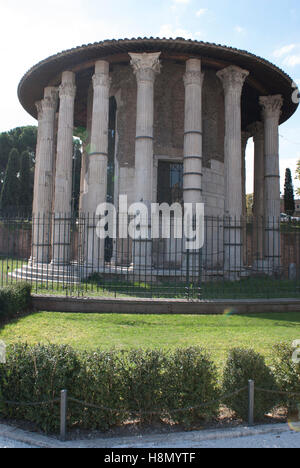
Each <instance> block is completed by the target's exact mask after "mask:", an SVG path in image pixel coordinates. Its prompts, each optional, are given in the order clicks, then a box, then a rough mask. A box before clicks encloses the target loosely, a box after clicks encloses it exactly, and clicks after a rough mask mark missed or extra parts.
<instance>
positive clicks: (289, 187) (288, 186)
mask: <svg viewBox="0 0 300 468" xmlns="http://www.w3.org/2000/svg"><path fill="white" fill-rule="evenodd" d="M284 210H285V212H286V214H288V215H289V216H293V214H294V213H295V195H294V186H293V179H292V173H291V170H290V169H287V170H286V172H285V184H284Z"/></svg>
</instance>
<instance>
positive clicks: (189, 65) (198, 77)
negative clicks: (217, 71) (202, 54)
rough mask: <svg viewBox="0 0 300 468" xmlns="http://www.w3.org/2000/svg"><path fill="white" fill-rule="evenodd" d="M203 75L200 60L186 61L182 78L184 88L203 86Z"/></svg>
mask: <svg viewBox="0 0 300 468" xmlns="http://www.w3.org/2000/svg"><path fill="white" fill-rule="evenodd" d="M203 78H204V73H202V72H201V60H200V59H189V60H187V61H186V72H185V74H184V76H183V81H184V85H185V86H189V85H200V86H201V87H202V84H203Z"/></svg>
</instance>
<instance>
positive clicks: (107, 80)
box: [93, 73, 111, 89]
mask: <svg viewBox="0 0 300 468" xmlns="http://www.w3.org/2000/svg"><path fill="white" fill-rule="evenodd" d="M110 85H111V77H110V76H109V75H106V74H104V73H95V75H93V87H94V89H95V88H97V87H98V86H104V87H105V88H110Z"/></svg>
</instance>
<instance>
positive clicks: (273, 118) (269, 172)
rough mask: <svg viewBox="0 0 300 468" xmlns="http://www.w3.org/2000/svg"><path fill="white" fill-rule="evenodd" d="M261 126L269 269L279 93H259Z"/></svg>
mask: <svg viewBox="0 0 300 468" xmlns="http://www.w3.org/2000/svg"><path fill="white" fill-rule="evenodd" d="M259 102H260V104H261V106H262V108H263V112H262V114H263V119H264V127H265V223H266V226H265V230H266V233H265V256H266V257H267V260H268V264H269V269H270V268H272V269H274V268H275V269H276V268H277V267H279V266H280V171H279V134H278V127H279V119H280V115H281V109H282V105H283V98H282V96H280V95H275V96H262V97H260V100H259Z"/></svg>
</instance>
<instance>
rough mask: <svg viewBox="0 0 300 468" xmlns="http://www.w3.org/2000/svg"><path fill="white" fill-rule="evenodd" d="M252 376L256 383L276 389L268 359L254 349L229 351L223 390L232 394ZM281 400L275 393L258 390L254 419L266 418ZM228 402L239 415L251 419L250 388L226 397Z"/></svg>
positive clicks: (257, 385)
mask: <svg viewBox="0 0 300 468" xmlns="http://www.w3.org/2000/svg"><path fill="white" fill-rule="evenodd" d="M249 380H254V381H255V387H260V388H263V389H267V390H272V391H276V390H278V387H277V385H276V381H275V377H274V375H273V373H272V371H271V369H270V368H269V367H268V366H267V365H266V363H265V359H264V357H263V356H261V355H260V354H258V353H256V352H255V351H253V350H251V349H238V348H236V349H233V350H231V351H230V353H229V357H228V360H227V362H226V366H225V369H224V377H223V392H224V394H230V393H233V392H234V391H236V390H238V389H239V388H243V387H248V382H249ZM278 403H279V397H278V395H276V394H272V393H271V394H269V393H263V392H260V391H255V405H254V419H255V420H256V421H261V420H263V418H264V416H265V415H266V414H267V413H269V412H270V411H271V410H272V409H273V408H274V407H275V406H276V405H277V404H278ZM226 405H227V406H228V407H229V408H231V409H232V410H233V411H234V412H235V413H236V414H237V416H238V417H240V418H241V419H243V421H247V419H248V391H247V390H246V391H245V392H243V393H241V394H239V395H236V396H234V397H231V398H229V399H228V400H226Z"/></svg>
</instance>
